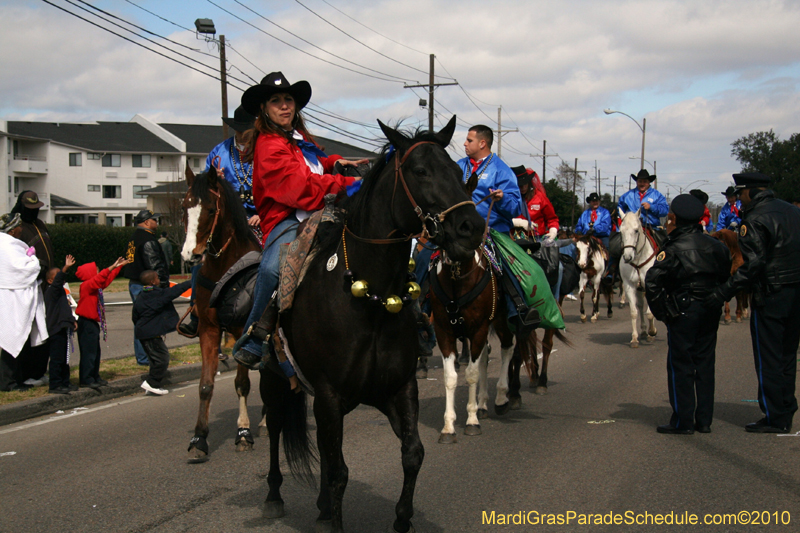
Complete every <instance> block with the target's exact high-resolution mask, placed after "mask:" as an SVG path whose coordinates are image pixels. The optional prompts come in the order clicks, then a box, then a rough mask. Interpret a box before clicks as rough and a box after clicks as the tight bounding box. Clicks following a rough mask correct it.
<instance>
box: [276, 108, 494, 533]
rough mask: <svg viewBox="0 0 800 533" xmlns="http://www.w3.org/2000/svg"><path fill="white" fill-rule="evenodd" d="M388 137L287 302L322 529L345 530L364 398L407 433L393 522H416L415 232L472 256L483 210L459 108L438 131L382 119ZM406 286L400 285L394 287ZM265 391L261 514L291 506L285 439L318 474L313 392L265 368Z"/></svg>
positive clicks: (406, 526) (322, 233)
mask: <svg viewBox="0 0 800 533" xmlns="http://www.w3.org/2000/svg"><path fill="white" fill-rule="evenodd" d="M379 124H380V126H381V129H382V130H383V132H384V134H385V135H386V137H387V138H388V139H389V142H390V143H391V145H392V146H393V148H394V150H393V151H389V149H388V147H387V148H385V149H384V152H383V153H382V154H381V155H380V156H379V157H378V159H377V160H376V162H375V163H374V165H373V167H372V169H370V171H369V172H368V173H367V175H366V176H365V177H364V178H363V179H362V182H361V187H360V189H359V190H358V192H356V193H355V194H354V195H353V196H350V197H345V198H342V199H340V200H339V202H338V204H337V207H338V208H339V211H338V216H337V217H336V220H334V221H329V222H323V223H321V224H320V225H319V229H318V233H317V243H318V244H317V246H316V256H315V258H314V259H313V260H311V263H310V264H309V267H308V270H307V273H306V276H305V278H304V281H303V282H302V283H301V284H300V286H299V287H298V288H297V289H296V292H295V297H294V303H293V306H292V308H291V309H289V310H288V311H286V312H285V313H282V314H281V315H280V318H279V323H280V326H281V328H282V330H283V332H284V333H285V339H286V341H287V342H286V345H287V346H288V349H289V351H288V354H290V355H291V357H292V358H293V360H294V363H295V368H296V369H297V370H298V372H299V373H300V374H302V376H303V377H304V379H305V381H306V382H307V384H308V385H309V386H310V387H312V388H313V389H314V400H313V410H314V418H315V419H316V424H317V446H318V449H319V460H320V470H321V484H320V493H319V497H318V499H317V507H318V509H319V515H318V517H317V531H332V532H340V531H342V530H343V524H342V515H343V509H342V506H343V497H344V491H345V488H346V487H347V479H348V469H347V465H346V464H345V462H344V456H343V454H342V440H343V437H344V436H343V430H344V422H343V420H344V416H345V415H346V414H347V413H349V412H350V411H352V410H353V409H355V408H356V407H357V406H358V405H359V404H366V405H371V406H374V407H376V408H377V409H378V410H380V411H381V412H382V413H383V414H384V415H386V417H387V418H388V419H389V422H390V424H391V426H392V429H393V430H394V433H395V434H396V435H397V437H398V438H399V439H400V441H401V448H400V450H401V454H402V464H403V488H402V491H401V493H400V499H399V501H398V503H397V505H396V507H395V512H396V519H395V521H394V523H393V531H396V532H399V533H407V532H408V531H413V527H412V524H411V518H412V516H413V514H414V509H413V495H414V489H415V486H416V481H417V475H418V473H419V470H420V467H421V466H422V460H423V457H424V453H425V452H424V449H423V446H422V442H421V441H420V437H419V432H418V429H417V424H418V416H419V401H418V396H417V393H418V391H417V380H416V377H415V371H416V367H417V357H418V355H419V353H418V352H419V347H418V343H417V326H416V321H415V319H414V313H413V309H412V308H411V305H409V304H411V301H412V298H410V296H411V295H412V293H411V292H408V291H409V290H410V291H416V290H418V288H417V287H418V286H416V284H411V283H410V282H409V281H408V265H409V257H410V251H411V243H410V239H411V238H412V237H413V236H414V235H419V234H420V233H421V234H422V235H421V236H422V237H426V238H428V239H429V240H430V241H432V242H433V243H434V244H436V245H437V246H439V247H440V248H442V249H444V250H446V251H447V253H448V255H449V256H450V257H453V258H455V259H456V260H459V261H460V260H463V259H466V258H469V257H472V256H473V251H474V250H475V249H476V248H477V247H478V246H479V245H480V242H481V237H482V235H483V220H482V219H481V217H480V215H478V213H477V211H476V210H475V207H474V204H473V203H472V202H471V201H470V199H469V197H468V196H467V194H466V193H465V192H464V189H463V187H461V185H460V184H461V171H460V169H459V167H458V166H457V165H456V164H455V163H454V162H453V160H452V159H450V156H449V155H448V154H447V152H446V151H445V148H446V147H447V146H448V144H449V143H450V139H451V138H452V135H453V132H454V131H455V125H456V122H455V117H453V119H452V120H450V122H449V123H448V124H447V126H445V128H444V129H443V130H442V131H440V132H438V133H432V132H423V133H418V134H417V135H415V136H414V137H413V138H410V137H407V136H406V135H404V134H402V133H400V132H398V131H396V130H394V129H392V128H389V127H388V126H385V125H384V124H382V123H380V122H379ZM398 295H399V296H398ZM261 393H262V398H263V400H264V404H265V406H266V413H267V421H266V423H267V429H268V431H269V438H270V465H269V473H268V476H267V482H268V485H269V493H268V495H267V500H266V503H265V512H264V514H265V516H267V517H270V518H277V517H280V516H283V514H284V502H283V499H282V498H281V493H280V488H281V484H282V481H283V476H282V474H281V472H280V461H279V453H278V444H279V440H280V436H281V435H283V437H284V451H285V453H286V459H287V462H288V463H289V467H290V468H292V469H293V470H295V471H299V472H300V473H301V474H306V475H310V466H311V463H313V452H312V447H311V445H310V442H309V440H310V438H309V437H308V428H307V420H306V414H305V401H306V398H305V397H306V393H305V392H300V393H297V394H296V393H294V392H292V391H291V390H290V389H289V386H288V383H287V382H286V380H285V379H283V378H282V377H281V376H278V375H277V374H274V373H271V372H268V371H263V372H262V377H261Z"/></svg>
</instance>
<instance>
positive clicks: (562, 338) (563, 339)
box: [553, 329, 574, 348]
mask: <svg viewBox="0 0 800 533" xmlns="http://www.w3.org/2000/svg"><path fill="white" fill-rule="evenodd" d="M553 335H554V336H555V338H557V339H558V340H560V341H561V342H563V343H564V344H566V345H567V346H569V347H570V348H573V347H574V344H572V342H571V341H570V340H569V339H568V338H567V336H566V335H564V334H563V333H561V330H560V329H557V330H555V333H553Z"/></svg>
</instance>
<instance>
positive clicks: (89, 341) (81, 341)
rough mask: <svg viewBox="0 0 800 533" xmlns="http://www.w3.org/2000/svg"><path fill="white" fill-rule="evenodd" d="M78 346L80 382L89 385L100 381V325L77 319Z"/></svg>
mask: <svg viewBox="0 0 800 533" xmlns="http://www.w3.org/2000/svg"><path fill="white" fill-rule="evenodd" d="M78 345H79V346H80V347H81V365H80V376H81V377H80V382H81V383H82V384H84V385H89V384H91V383H94V382H95V381H97V380H98V379H100V324H98V323H97V321H96V320H92V319H91V318H84V317H82V316H79V317H78Z"/></svg>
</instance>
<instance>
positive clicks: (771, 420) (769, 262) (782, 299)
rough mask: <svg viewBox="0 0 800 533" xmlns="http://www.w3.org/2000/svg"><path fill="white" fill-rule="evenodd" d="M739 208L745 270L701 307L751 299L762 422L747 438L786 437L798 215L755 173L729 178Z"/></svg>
mask: <svg viewBox="0 0 800 533" xmlns="http://www.w3.org/2000/svg"><path fill="white" fill-rule="evenodd" d="M733 179H734V181H735V182H736V189H737V190H739V191H740V193H739V194H740V196H739V199H740V200H741V202H742V207H743V210H742V224H741V226H740V227H739V247H740V248H741V249H742V256H743V258H744V264H743V265H742V266H740V267H739V269H738V270H737V271H736V272H735V273H734V274H733V276H731V278H730V279H729V280H728V281H727V283H725V284H724V285H722V286H721V287H720V288H719V289H717V290H715V291H714V293H713V294H712V295H711V296H710V297H709V298H708V299H707V301H706V302H705V303H706V305H707V306H709V307H716V308H719V307H720V306H721V305H722V303H723V302H724V301H726V300H729V299H730V298H731V297H732V296H733V295H734V294H735V293H737V292H738V291H740V290H743V289H745V290H750V291H752V293H753V314H752V315H751V317H750V335H751V336H752V341H753V358H754V360H755V368H756V376H757V377H758V405H759V407H761V411H762V412H763V413H764V415H765V416H764V418H762V419H761V420H759V421H758V422H753V423H752V424H747V425H746V426H745V429H746V430H747V431H749V432H752V433H788V432H789V431H790V430H791V428H792V417H793V416H794V413H795V411H797V399H796V398H795V395H794V391H795V378H796V374H797V346H798V344H800V210H798V209H797V208H796V207H794V206H793V205H791V204H790V203H788V202H784V201H783V200H778V199H777V198H775V194H774V193H773V192H772V191H771V190H769V189H767V187H768V186H769V182H770V178H769V176H765V175H764V174H761V173H758V172H748V173H745V174H734V175H733Z"/></svg>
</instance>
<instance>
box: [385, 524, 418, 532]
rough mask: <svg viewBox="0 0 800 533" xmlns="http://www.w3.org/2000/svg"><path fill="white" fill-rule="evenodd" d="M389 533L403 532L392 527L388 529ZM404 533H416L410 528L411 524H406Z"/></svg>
mask: <svg viewBox="0 0 800 533" xmlns="http://www.w3.org/2000/svg"><path fill="white" fill-rule="evenodd" d="M389 533H403V532H402V531H400V530H399V529H397V527H396V526H394V525H393V526H392V527H390V528H389ZM405 533H416V529H414V526H412V525H411V524H408V529H407V530H406V532H405Z"/></svg>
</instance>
